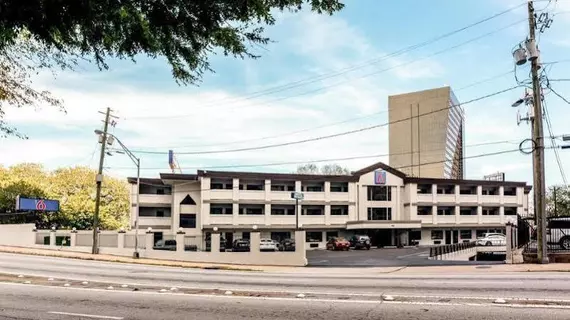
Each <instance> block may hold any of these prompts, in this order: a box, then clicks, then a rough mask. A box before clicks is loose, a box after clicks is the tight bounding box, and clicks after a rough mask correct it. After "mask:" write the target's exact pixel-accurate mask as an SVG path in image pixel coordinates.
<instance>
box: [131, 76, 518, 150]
mask: <svg viewBox="0 0 570 320" xmlns="http://www.w3.org/2000/svg"><path fill="white" fill-rule="evenodd" d="M510 73H513V71H512V70H510V71H507V72H504V73H501V74H498V75H494V76H492V77H489V78H485V79H482V80H479V81H476V82H472V83H471V84H468V85H466V86H464V87H461V88H459V89H456V90H453V91H454V92H459V91H461V90H465V89H467V88H471V87H474V86H477V85H480V84H483V83H486V82H489V81H492V80H495V79H497V78H500V77H502V76H505V75H508V74H510ZM387 112H388V110H382V111H379V112H375V113H372V114H369V115H364V116H359V117H354V118H349V119H345V120H341V121H337V122H332V123H327V124H324V125H320V126H317V127H310V128H305V129H300V130H294V131H288V132H284V133H280V134H274V135H269V136H263V137H258V138H251V139H245V140H235V141H229V142H222V143H212V144H200V145H179V146H169V147H165V146H153V147H148V146H144V147H142V149H141V150H143V149H144V150H145V151H146V150H149V149H163V148H169V149H176V148H188V147H218V146H226V145H232V144H240V143H245V142H254V141H263V140H268V139H274V138H282V137H285V136H289V135H295V134H298V133H304V132H309V131H314V130H318V129H323V128H328V127H332V126H337V125H341V124H345V123H349V122H354V121H358V120H362V119H366V118H370V117H373V116H378V115H381V114H384V113H387ZM205 138H206V137H191V138H190V139H205ZM135 148H136V147H135Z"/></svg>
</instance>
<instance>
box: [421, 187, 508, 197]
mask: <svg viewBox="0 0 570 320" xmlns="http://www.w3.org/2000/svg"><path fill="white" fill-rule="evenodd" d="M431 188H432V185H431V184H418V185H417V193H418V194H432V189H431ZM481 193H482V195H484V196H491V195H495V196H497V195H499V187H488V186H484V187H482V191H481ZM437 194H455V185H439V184H438V185H437ZM459 194H461V195H469V194H472V195H476V194H477V186H460V188H459ZM503 195H505V196H516V195H517V188H516V187H504V188H503Z"/></svg>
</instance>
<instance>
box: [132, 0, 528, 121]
mask: <svg viewBox="0 0 570 320" xmlns="http://www.w3.org/2000/svg"><path fill="white" fill-rule="evenodd" d="M524 5H525V4H524V3H521V4H519V5H516V6H513V7H511V8H508V9H506V10H503V11H501V12H499V13H496V14H493V15H491V16H489V17H486V18H484V19H481V20H479V21H476V22H474V23H471V24H469V25H467V26H464V27H461V28H459V29H456V30H453V31H450V32H447V33H444V34H442V35H439V36H436V37H434V38H432V39H430V40H426V41H423V42H421V43H418V44H415V45H411V46H408V47H405V48H402V49H399V50H396V51H394V52H391V53H389V54H386V55H383V56H381V57H377V58H374V59H370V60H367V61H364V62H362V63H360V64H357V65H353V66H349V67H346V68H343V69H340V70H338V71H333V72H330V73H323V74H320V75H317V76H312V77H308V78H305V79H302V80H297V81H294V82H290V83H288V84H284V85H279V86H275V87H273V88H268V89H265V90H261V91H257V92H252V93H250V94H248V95H247V96H245V97H241V98H237V99H236V98H233V99H232V98H230V99H219V100H216V101H212V102H210V103H209V104H206V105H203V106H202V107H211V106H217V105H219V104H220V103H222V102H226V103H232V102H236V101H240V100H251V99H253V98H257V97H260V96H263V95H268V94H274V93H278V92H282V91H285V90H289V89H293V88H297V87H302V86H306V85H308V84H312V83H315V82H318V81H322V80H326V79H329V78H333V77H338V76H341V75H344V74H347V73H349V72H352V71H355V70H359V69H362V68H365V67H368V66H370V65H374V64H377V63H379V62H381V61H384V60H386V59H388V58H391V57H395V56H399V55H402V54H404V53H407V52H410V51H413V50H416V49H419V48H422V47H425V46H427V45H429V44H432V43H435V42H437V41H439V40H443V39H445V38H448V37H451V36H453V35H455V34H457V33H460V32H463V31H465V30H467V29H470V28H473V27H475V26H478V25H480V24H483V23H485V22H487V21H490V20H492V19H495V18H497V17H500V16H502V15H505V14H507V13H509V12H511V11H514V10H516V9H518V8H520V7H522V6H524ZM145 118H154V117H132V118H129V119H145Z"/></svg>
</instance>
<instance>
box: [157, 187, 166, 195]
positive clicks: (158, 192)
mask: <svg viewBox="0 0 570 320" xmlns="http://www.w3.org/2000/svg"><path fill="white" fill-rule="evenodd" d="M156 194H164V189H163V188H159V189H156Z"/></svg>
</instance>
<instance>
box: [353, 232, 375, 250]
mask: <svg viewBox="0 0 570 320" xmlns="http://www.w3.org/2000/svg"><path fill="white" fill-rule="evenodd" d="M350 246H351V247H353V248H354V249H356V250H358V249H366V250H370V246H371V244H370V237H369V236H359V235H355V236H352V237H351V238H350Z"/></svg>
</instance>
